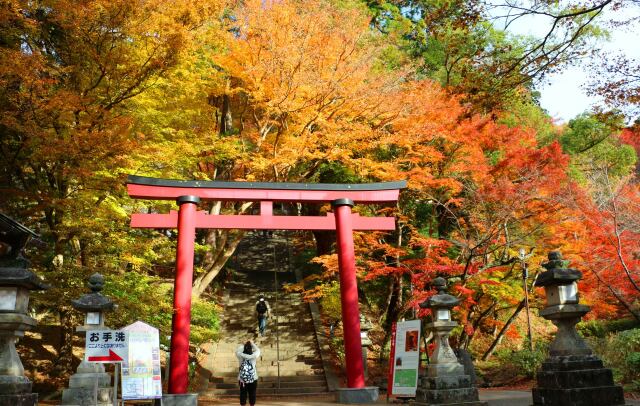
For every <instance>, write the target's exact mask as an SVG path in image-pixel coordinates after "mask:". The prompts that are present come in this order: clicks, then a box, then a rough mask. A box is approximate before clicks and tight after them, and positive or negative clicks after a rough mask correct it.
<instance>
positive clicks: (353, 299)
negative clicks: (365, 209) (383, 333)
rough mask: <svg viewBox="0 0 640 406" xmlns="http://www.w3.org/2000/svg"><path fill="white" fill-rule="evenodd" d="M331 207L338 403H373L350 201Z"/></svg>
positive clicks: (374, 389) (374, 396) (375, 390)
mask: <svg viewBox="0 0 640 406" xmlns="http://www.w3.org/2000/svg"><path fill="white" fill-rule="evenodd" d="M331 205H332V206H333V209H334V210H333V211H334V214H335V220H336V240H337V241H336V242H337V247H338V264H339V267H340V301H341V303H342V325H343V331H344V352H345V364H346V369H347V388H339V389H338V390H337V398H338V399H337V401H338V403H373V402H375V401H376V400H377V399H378V388H377V387H365V382H364V366H363V362H362V343H361V338H360V306H359V304H358V283H357V279H356V261H355V251H354V246H353V224H352V218H353V217H352V215H351V207H353V205H354V203H353V200H351V199H337V200H334V201H333V202H332V203H331Z"/></svg>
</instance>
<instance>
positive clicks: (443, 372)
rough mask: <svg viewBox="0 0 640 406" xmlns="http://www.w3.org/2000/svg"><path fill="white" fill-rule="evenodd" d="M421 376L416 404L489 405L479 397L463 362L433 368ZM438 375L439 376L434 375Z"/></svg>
mask: <svg viewBox="0 0 640 406" xmlns="http://www.w3.org/2000/svg"><path fill="white" fill-rule="evenodd" d="M432 366H436V365H429V369H430V370H429V369H428V370H427V374H426V375H425V376H421V377H420V380H419V382H418V389H417V390H416V401H415V403H414V405H416V406H439V405H452V406H463V405H464V406H487V402H481V401H480V400H479V398H478V389H476V388H475V387H474V386H473V385H472V384H471V377H470V376H469V375H465V374H464V367H463V366H462V365H461V364H457V365H453V364H452V365H448V366H447V367H446V368H443V366H442V365H437V366H438V367H439V368H437V369H436V368H433V369H431V367H432ZM432 375H438V376H432Z"/></svg>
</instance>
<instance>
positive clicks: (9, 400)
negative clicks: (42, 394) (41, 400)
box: [0, 375, 38, 406]
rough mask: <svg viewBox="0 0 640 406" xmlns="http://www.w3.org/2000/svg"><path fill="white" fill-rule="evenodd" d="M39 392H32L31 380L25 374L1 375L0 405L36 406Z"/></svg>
mask: <svg viewBox="0 0 640 406" xmlns="http://www.w3.org/2000/svg"><path fill="white" fill-rule="evenodd" d="M37 404H38V394H37V393H31V382H29V380H28V379H27V378H26V377H24V376H6V375H0V406H35V405H37Z"/></svg>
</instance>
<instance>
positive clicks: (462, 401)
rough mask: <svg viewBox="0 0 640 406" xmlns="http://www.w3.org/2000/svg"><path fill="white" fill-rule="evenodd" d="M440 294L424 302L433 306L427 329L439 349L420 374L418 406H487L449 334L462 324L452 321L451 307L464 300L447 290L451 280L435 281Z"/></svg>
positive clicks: (423, 304)
mask: <svg viewBox="0 0 640 406" xmlns="http://www.w3.org/2000/svg"><path fill="white" fill-rule="evenodd" d="M433 286H434V287H435V288H436V290H437V291H438V293H437V294H436V295H434V296H432V297H431V298H429V299H427V300H426V301H424V302H423V303H421V304H420V307H422V308H429V309H431V315H432V319H433V320H432V322H431V323H428V324H427V326H426V327H427V329H429V330H431V331H432V332H433V335H434V343H435V349H434V351H433V355H432V356H431V363H430V364H429V365H428V366H427V372H426V374H425V375H423V376H421V377H420V380H419V383H418V389H417V390H416V402H415V403H414V405H416V406H439V405H451V406H463V405H464V406H487V402H481V401H480V400H479V398H478V389H476V388H475V387H474V386H473V385H472V384H471V377H470V376H469V375H468V374H466V373H465V371H464V367H463V366H462V364H460V362H458V358H457V357H456V354H454V352H453V350H452V349H451V347H450V346H449V334H450V333H451V330H452V329H453V328H454V327H456V326H457V325H458V323H456V322H455V321H452V320H451V308H452V307H454V306H456V305H457V304H458V303H460V300H459V299H457V298H455V297H453V296H451V295H449V294H447V293H445V289H446V287H447V281H446V280H445V279H444V278H436V279H434V280H433Z"/></svg>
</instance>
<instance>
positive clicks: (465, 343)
mask: <svg viewBox="0 0 640 406" xmlns="http://www.w3.org/2000/svg"><path fill="white" fill-rule="evenodd" d="M495 306H496V302H494V303H493V304H492V305H491V306H489V307H488V308H487V309H486V310H484V311H483V312H482V313H480V314H479V315H478V317H477V318H476V319H475V320H474V321H473V323H472V326H473V332H471V334H467V333H466V332H465V331H464V329H462V333H461V335H460V348H462V349H465V350H466V349H468V348H469V345H471V341H473V337H475V334H476V331H477V330H478V328H479V327H480V323H482V320H484V319H485V317H487V316H488V315H489V313H491V312H492V311H493V309H494V307H495Z"/></svg>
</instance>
